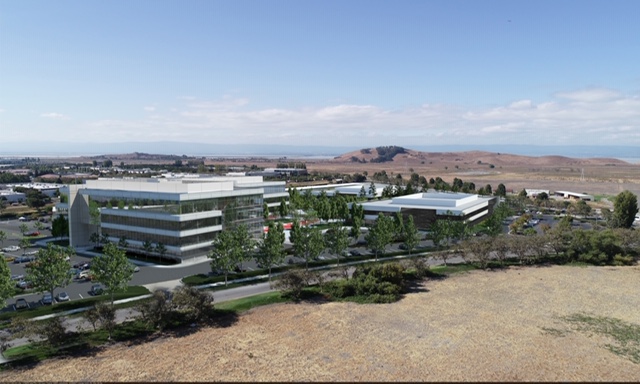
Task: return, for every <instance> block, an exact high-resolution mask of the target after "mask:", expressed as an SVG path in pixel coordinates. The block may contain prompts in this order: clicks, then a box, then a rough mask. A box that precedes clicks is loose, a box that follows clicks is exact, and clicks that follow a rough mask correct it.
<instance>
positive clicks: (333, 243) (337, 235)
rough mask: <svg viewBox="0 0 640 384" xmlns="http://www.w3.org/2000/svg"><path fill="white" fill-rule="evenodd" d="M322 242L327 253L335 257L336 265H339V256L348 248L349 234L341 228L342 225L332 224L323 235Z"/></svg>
mask: <svg viewBox="0 0 640 384" xmlns="http://www.w3.org/2000/svg"><path fill="white" fill-rule="evenodd" d="M324 241H325V245H326V247H327V248H328V249H329V252H331V253H333V254H334V255H336V257H337V260H338V265H340V256H341V255H342V253H343V252H344V251H345V250H346V249H347V247H348V246H349V232H348V231H347V229H346V228H345V227H343V226H342V223H332V224H331V226H330V227H329V229H328V230H327V231H326V232H325V233H324Z"/></svg>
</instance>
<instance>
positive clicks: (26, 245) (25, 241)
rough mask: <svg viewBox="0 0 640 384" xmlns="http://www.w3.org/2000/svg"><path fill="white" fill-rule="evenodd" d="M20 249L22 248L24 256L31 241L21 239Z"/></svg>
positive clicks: (25, 238)
mask: <svg viewBox="0 0 640 384" xmlns="http://www.w3.org/2000/svg"><path fill="white" fill-rule="evenodd" d="M19 245H20V248H22V253H23V254H24V253H25V252H27V248H29V247H31V241H30V240H29V238H27V237H23V238H22V239H20V243H19Z"/></svg>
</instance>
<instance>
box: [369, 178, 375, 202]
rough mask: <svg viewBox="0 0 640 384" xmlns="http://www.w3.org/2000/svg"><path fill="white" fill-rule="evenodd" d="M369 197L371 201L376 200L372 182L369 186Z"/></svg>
mask: <svg viewBox="0 0 640 384" xmlns="http://www.w3.org/2000/svg"><path fill="white" fill-rule="evenodd" d="M369 195H370V196H371V198H373V199H375V198H376V184H375V183H374V182H373V181H372V182H371V184H369Z"/></svg>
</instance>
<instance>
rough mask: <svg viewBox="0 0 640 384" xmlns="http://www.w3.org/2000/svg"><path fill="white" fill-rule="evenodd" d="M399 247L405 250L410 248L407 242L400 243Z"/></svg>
mask: <svg viewBox="0 0 640 384" xmlns="http://www.w3.org/2000/svg"><path fill="white" fill-rule="evenodd" d="M398 248H400V249H402V250H403V251H406V250H407V249H409V247H407V244H405V243H402V244H400V246H399V247H398Z"/></svg>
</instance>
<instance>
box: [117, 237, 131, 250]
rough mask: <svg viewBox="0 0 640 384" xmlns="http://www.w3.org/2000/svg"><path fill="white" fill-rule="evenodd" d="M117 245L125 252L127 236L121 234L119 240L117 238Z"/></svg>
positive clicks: (127, 242)
mask: <svg viewBox="0 0 640 384" xmlns="http://www.w3.org/2000/svg"><path fill="white" fill-rule="evenodd" d="M118 247H120V248H121V249H122V250H123V251H125V252H126V251H127V248H129V241H127V238H126V237H125V236H122V237H121V238H120V240H118Z"/></svg>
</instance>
